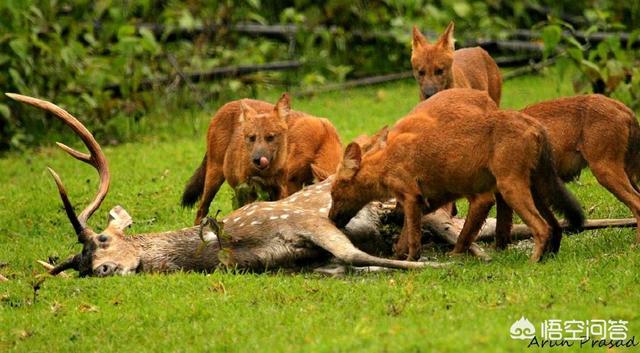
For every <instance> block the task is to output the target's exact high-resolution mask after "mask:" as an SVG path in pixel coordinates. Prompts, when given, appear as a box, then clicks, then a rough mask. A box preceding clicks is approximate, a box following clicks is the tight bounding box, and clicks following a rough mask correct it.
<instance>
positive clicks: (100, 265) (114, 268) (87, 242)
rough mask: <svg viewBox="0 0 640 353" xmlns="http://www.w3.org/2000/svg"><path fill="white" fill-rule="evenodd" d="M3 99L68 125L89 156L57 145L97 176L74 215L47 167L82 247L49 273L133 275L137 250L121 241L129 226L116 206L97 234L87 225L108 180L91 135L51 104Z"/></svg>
mask: <svg viewBox="0 0 640 353" xmlns="http://www.w3.org/2000/svg"><path fill="white" fill-rule="evenodd" d="M7 96H9V97H10V98H12V99H14V100H17V101H19V102H23V103H26V104H29V105H32V106H34V107H37V108H40V109H43V110H46V111H48V112H50V113H52V114H53V115H54V116H55V117H57V118H58V119H60V120H61V121H62V122H64V123H65V124H66V125H68V126H69V127H70V128H71V129H72V130H73V131H74V132H75V133H76V134H77V135H78V136H80V138H81V139H82V141H83V142H84V144H85V145H86V146H87V149H88V150H89V154H86V153H82V152H79V151H76V150H74V149H73V148H71V147H69V146H67V145H64V144H62V143H57V144H58V146H59V147H60V148H62V149H63V150H64V151H65V152H67V153H69V154H70V155H71V156H72V157H74V158H76V159H78V160H80V161H83V162H85V163H87V164H89V165H91V166H93V167H94V168H95V169H96V170H97V171H98V174H99V175H100V186H99V187H98V192H97V193H96V195H95V197H94V198H93V200H92V201H91V203H90V204H89V205H88V206H87V207H86V208H85V209H84V210H83V211H82V212H81V213H80V215H76V212H75V210H74V209H73V206H72V205H71V202H70V201H69V198H68V197H67V192H66V190H65V187H64V185H63V183H62V180H60V177H59V176H58V174H57V173H56V172H55V171H54V170H53V169H51V168H48V169H49V172H50V173H51V175H52V176H53V179H54V180H55V182H56V185H57V187H58V192H59V193H60V198H61V199H62V203H63V205H64V209H65V211H66V213H67V217H68V218H69V221H70V222H71V225H72V226H73V229H74V231H75V233H76V235H77V238H78V242H79V243H80V244H82V252H81V253H79V254H77V255H75V256H72V257H70V258H68V259H67V260H65V261H63V262H61V263H60V264H58V265H57V266H55V267H53V268H51V269H50V271H49V272H50V273H51V274H54V275H55V274H58V273H60V272H62V271H64V270H66V269H74V270H77V271H78V272H79V273H80V275H81V276H110V275H124V274H129V273H134V272H136V270H137V269H138V267H139V265H140V256H139V253H140V249H138V247H137V246H136V245H135V243H134V242H132V241H130V239H129V238H125V235H124V230H125V228H127V227H128V226H129V225H130V224H131V217H130V216H129V214H127V212H126V211H125V210H124V209H123V208H122V207H120V206H116V207H114V208H113V209H111V211H109V218H108V225H107V227H106V228H105V229H104V230H103V231H101V232H95V231H94V230H93V229H92V228H91V227H89V226H88V224H87V221H88V220H89V218H90V217H91V215H92V214H93V213H94V212H95V211H96V210H97V209H98V208H99V207H100V204H101V203H102V201H103V200H104V198H105V196H106V195H107V192H108V191H109V182H110V179H111V176H110V174H109V166H108V163H107V159H106V157H105V156H104V153H103V152H102V149H101V148H100V145H99V144H98V143H97V142H96V140H95V139H94V137H93V135H91V133H90V132H89V130H87V129H86V128H85V127H84V125H82V123H80V121H78V120H77V119H76V118H75V117H73V116H72V115H71V114H69V113H67V112H66V111H65V110H63V109H62V108H60V107H58V106H57V105H55V104H53V103H50V102H47V101H43V100H40V99H36V98H32V97H27V96H23V95H19V94H12V93H7Z"/></svg>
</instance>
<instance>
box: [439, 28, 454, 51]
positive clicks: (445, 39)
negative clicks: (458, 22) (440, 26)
mask: <svg viewBox="0 0 640 353" xmlns="http://www.w3.org/2000/svg"><path fill="white" fill-rule="evenodd" d="M454 27H455V25H454V24H453V21H451V22H449V25H448V26H447V28H446V29H445V30H444V32H443V33H442V35H441V36H440V39H438V44H439V45H440V46H442V47H444V48H447V49H449V50H451V51H454V50H455V38H454V37H453V29H454Z"/></svg>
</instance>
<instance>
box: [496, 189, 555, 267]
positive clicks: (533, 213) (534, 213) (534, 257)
mask: <svg viewBox="0 0 640 353" xmlns="http://www.w3.org/2000/svg"><path fill="white" fill-rule="evenodd" d="M498 190H499V192H500V194H501V195H502V198H503V199H504V200H505V201H506V202H507V204H509V206H511V208H512V209H513V210H514V211H516V213H518V215H519V216H520V218H522V220H523V221H524V223H525V224H526V225H527V226H528V227H529V228H531V231H532V233H533V239H534V242H535V247H534V249H533V253H532V254H531V261H532V262H537V261H539V260H540V258H541V257H542V254H544V251H545V249H546V247H547V242H548V240H549V234H550V233H551V229H550V227H549V225H548V224H547V222H545V220H544V218H543V217H542V216H541V215H540V213H539V212H538V209H537V208H536V205H535V203H534V201H533V196H532V195H531V190H530V186H529V184H528V183H527V182H523V181H521V180H519V179H514V178H509V179H507V180H498Z"/></svg>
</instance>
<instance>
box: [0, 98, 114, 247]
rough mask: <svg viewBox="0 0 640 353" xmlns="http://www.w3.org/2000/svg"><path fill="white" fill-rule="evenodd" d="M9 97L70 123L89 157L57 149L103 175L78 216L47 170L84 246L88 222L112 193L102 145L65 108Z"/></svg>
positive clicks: (71, 150)
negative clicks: (94, 194) (94, 193)
mask: <svg viewBox="0 0 640 353" xmlns="http://www.w3.org/2000/svg"><path fill="white" fill-rule="evenodd" d="M6 95H7V96H8V97H9V98H11V99H13V100H16V101H19V102H22V103H26V104H29V105H32V106H34V107H36V108H40V109H42V110H46V111H48V112H50V113H52V114H53V115H54V116H56V117H57V118H58V119H60V120H62V121H63V122H64V123H65V124H67V125H68V126H69V127H70V128H71V129H72V130H73V131H74V132H75V133H76V134H77V135H78V136H80V138H81V139H82V142H84V144H85V146H87V149H88V150H89V153H90V154H86V153H82V152H79V151H76V150H74V149H73V148H71V147H69V146H67V145H65V144H62V143H60V142H56V144H57V145H58V147H60V148H62V149H63V150H64V151H65V152H67V153H68V154H70V155H71V156H72V157H74V158H75V159H78V160H80V161H83V162H85V163H87V164H90V165H92V166H93V167H94V168H95V169H96V170H97V171H98V174H99V175H100V186H99V187H98V192H97V193H96V196H95V197H94V198H93V201H91V203H90V204H89V205H88V206H87V207H86V208H85V209H84V210H82V212H81V213H80V215H79V216H76V213H75V211H74V210H73V206H72V205H71V202H70V201H69V198H68V197H67V191H66V190H65V188H64V184H63V183H62V180H60V177H59V176H58V174H57V173H56V172H55V171H54V170H53V169H51V168H47V169H48V170H49V173H51V175H52V176H53V179H54V180H55V182H56V185H57V186H58V192H59V193H60V198H61V199H62V203H63V204H64V209H65V211H66V212H67V217H69V221H71V225H73V229H74V230H75V232H76V234H77V235H78V241H79V242H81V243H82V242H84V240H85V239H86V236H87V230H89V231H90V229H89V227H88V226H87V220H89V218H90V217H91V215H92V214H93V212H95V210H97V209H98V207H100V204H101V203H102V201H103V200H104V198H105V196H106V195H107V192H108V191H109V182H110V180H111V176H110V174H109V165H108V163H107V158H106V157H105V156H104V153H102V149H101V148H100V145H99V144H98V142H96V140H95V138H94V137H93V135H92V134H91V133H90V132H89V130H87V128H85V127H84V125H82V123H81V122H80V121H78V119H76V118H75V117H73V115H71V114H69V113H67V112H66V111H65V110H64V109H62V108H60V107H58V106H57V105H55V104H53V103H51V102H47V101H44V100H40V99H37V98H33V97H28V96H23V95H20V94H15V93H6Z"/></svg>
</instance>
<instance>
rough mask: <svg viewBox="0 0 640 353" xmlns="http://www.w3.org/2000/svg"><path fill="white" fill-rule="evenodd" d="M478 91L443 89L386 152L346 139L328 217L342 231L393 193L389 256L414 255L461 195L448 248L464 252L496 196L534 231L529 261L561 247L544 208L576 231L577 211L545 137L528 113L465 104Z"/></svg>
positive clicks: (397, 130) (395, 134) (394, 135)
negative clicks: (397, 215) (461, 210)
mask: <svg viewBox="0 0 640 353" xmlns="http://www.w3.org/2000/svg"><path fill="white" fill-rule="evenodd" d="M480 95H483V96H485V97H486V93H484V92H482V91H478V90H472V89H451V90H445V91H442V92H440V93H438V94H437V95H436V96H434V97H433V98H431V99H429V100H427V101H425V102H422V103H421V104H419V105H418V107H416V109H414V110H413V111H412V112H411V113H410V114H409V115H408V116H406V117H404V118H403V119H401V120H399V121H398V122H397V123H396V124H395V126H394V127H393V128H392V130H391V131H390V132H389V134H388V137H387V140H386V144H385V145H384V147H382V148H377V149H372V150H371V151H370V152H369V153H367V154H365V155H364V156H363V155H362V152H361V149H360V147H359V146H358V145H357V144H355V143H351V144H350V145H349V146H348V147H347V149H346V151H345V154H344V157H343V161H342V163H341V166H340V168H339V169H338V173H337V176H336V180H335V181H334V183H333V185H332V190H331V196H332V206H331V209H330V211H329V217H330V218H331V219H332V220H333V221H334V222H336V224H337V225H338V226H344V225H345V224H346V223H347V222H348V221H349V219H351V218H352V217H353V216H354V215H355V214H356V213H357V212H358V211H359V210H360V209H361V208H362V207H363V206H364V205H366V204H367V203H368V202H370V201H372V200H376V199H378V200H380V199H386V198H388V197H395V198H396V199H397V200H398V202H399V203H400V204H401V205H402V208H403V211H404V226H403V229H402V233H401V236H400V240H399V241H398V242H397V243H396V246H395V252H396V255H397V256H400V257H403V256H406V257H407V258H409V259H417V258H419V256H420V252H421V240H420V238H421V231H420V219H421V216H422V215H423V214H424V213H428V212H432V211H434V210H436V209H437V208H438V207H440V206H442V205H443V204H445V203H447V202H450V201H453V200H455V199H457V198H460V197H466V198H467V199H468V200H469V202H470V206H469V213H468V216H467V220H466V222H465V224H464V227H463V229H462V231H461V234H460V236H459V238H458V243H457V244H456V247H455V248H454V252H455V253H458V252H462V251H466V250H467V248H468V246H469V245H470V243H471V242H472V241H473V239H474V238H475V236H476V235H477V233H478V231H479V230H480V227H481V226H482V224H483V222H484V220H485V219H486V217H487V214H488V212H489V210H490V209H491V207H492V205H493V202H494V193H499V194H500V195H501V196H502V198H503V199H504V200H505V202H506V203H507V204H508V205H509V206H510V207H512V208H513V209H514V210H515V211H516V212H517V213H518V214H519V215H520V216H521V218H522V219H523V220H524V222H525V223H526V224H527V225H528V226H529V227H530V228H531V229H532V232H533V235H534V240H535V248H534V251H533V254H532V255H531V259H532V260H533V261H538V260H539V259H540V257H541V256H542V255H543V253H545V252H546V251H548V250H550V251H552V252H556V251H558V249H559V246H560V239H561V232H562V231H561V228H560V225H559V224H558V222H557V220H556V219H555V217H554V215H553V213H552V212H551V211H550V210H549V208H548V204H549V203H550V204H551V205H552V206H553V207H554V208H556V209H557V210H558V211H561V212H563V213H564V214H565V216H566V217H567V219H568V220H569V222H570V223H571V224H572V225H573V226H574V227H576V228H579V227H581V225H582V223H583V221H584V215H583V213H582V210H581V208H580V205H579V204H578V203H577V201H576V200H575V198H574V197H573V195H571V194H570V193H569V192H568V191H567V189H566V188H565V186H564V184H563V183H562V181H561V180H560V178H559V177H558V176H557V174H556V172H555V167H554V162H553V157H552V155H551V147H550V145H549V142H548V138H547V135H546V132H545V130H544V128H543V127H542V126H541V125H540V124H539V123H537V122H536V121H535V120H533V119H531V118H530V117H528V116H527V115H526V114H523V113H520V112H515V111H500V110H497V109H487V104H486V101H487V100H488V99H489V98H488V97H486V98H484V99H482V97H480V98H478V99H468V98H467V97H476V98H477V97H479V96H480ZM477 102H481V103H480V104H479V105H478V106H474V104H476V103H477ZM451 111H455V112H458V114H457V115H452V114H449V112H451ZM478 113H480V114H478ZM454 141H455V143H454ZM549 240H551V243H550V244H551V246H548V241H549Z"/></svg>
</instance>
